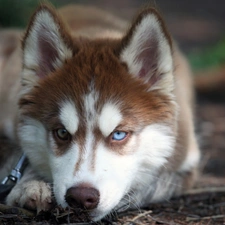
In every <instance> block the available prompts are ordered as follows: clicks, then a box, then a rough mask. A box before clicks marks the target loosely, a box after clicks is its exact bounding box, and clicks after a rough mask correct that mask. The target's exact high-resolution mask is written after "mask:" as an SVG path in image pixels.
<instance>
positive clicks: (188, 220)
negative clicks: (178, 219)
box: [186, 215, 225, 222]
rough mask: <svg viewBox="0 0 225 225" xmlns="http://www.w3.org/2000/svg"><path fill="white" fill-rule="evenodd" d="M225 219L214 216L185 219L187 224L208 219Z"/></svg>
mask: <svg viewBox="0 0 225 225" xmlns="http://www.w3.org/2000/svg"><path fill="white" fill-rule="evenodd" d="M223 218H225V215H214V216H205V217H199V218H193V217H189V216H188V217H186V221H187V222H191V221H197V220H210V219H223Z"/></svg>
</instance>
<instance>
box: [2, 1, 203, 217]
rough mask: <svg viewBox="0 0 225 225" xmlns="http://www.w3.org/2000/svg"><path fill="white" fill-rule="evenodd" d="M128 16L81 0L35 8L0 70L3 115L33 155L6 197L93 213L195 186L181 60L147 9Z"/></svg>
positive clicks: (195, 158) (194, 151)
mask: <svg viewBox="0 0 225 225" xmlns="http://www.w3.org/2000/svg"><path fill="white" fill-rule="evenodd" d="M71 10H72V11H73V13H71V12H70V11H71ZM62 14H64V16H66V20H67V22H68V24H69V25H68V24H67V25H66V24H64V22H63V21H62V19H61V16H62ZM84 15H85V16H84ZM95 16H97V17H98V19H96V20H95V19H94V18H96V17H95ZM125 26H126V22H124V21H123V20H119V19H118V18H116V17H113V16H111V15H109V14H107V13H106V12H102V11H100V10H97V9H91V8H85V7H82V6H71V7H69V8H68V7H67V8H64V9H62V10H61V15H58V14H57V12H56V11H55V10H54V9H52V8H51V7H49V6H46V5H42V6H40V7H39V8H38V9H37V10H36V12H35V13H34V15H33V17H32V18H31V21H30V24H29V26H28V28H27V31H26V32H25V35H24V38H23V41H22V50H20V49H16V50H15V52H14V53H13V54H12V56H11V58H10V59H9V60H8V61H7V63H8V67H7V66H6V67H4V68H5V69H3V70H2V71H1V74H0V75H1V77H0V84H1V88H2V90H1V96H0V101H1V102H0V103H1V112H0V113H1V117H0V118H1V121H0V123H1V124H0V125H1V127H2V130H4V131H5V132H6V134H8V135H9V136H10V137H13V135H12V134H13V133H14V131H15V130H16V133H17V134H16V136H17V138H18V143H19V145H20V146H21V149H22V151H23V152H24V153H25V154H26V156H27V158H28V159H29V162H30V166H29V167H27V169H26V171H25V174H24V176H23V177H22V179H21V180H20V181H19V183H18V184H16V186H15V187H14V188H13V189H12V191H11V192H10V194H9V195H8V197H7V199H6V203H7V204H8V205H11V206H14V205H18V206H20V207H26V208H30V209H35V210H37V211H40V210H48V209H49V208H50V207H51V202H52V201H53V199H55V200H56V202H57V204H58V205H61V206H62V207H68V206H70V207H73V208H80V209H83V210H84V211H85V212H87V213H88V216H89V218H90V220H93V221H98V220H100V219H101V218H103V217H104V216H106V215H107V214H110V213H111V212H114V211H118V210H122V209H124V208H126V207H127V206H129V208H136V207H143V206H146V205H148V204H149V203H152V202H156V201H163V200H166V199H169V198H170V197H171V196H174V195H179V194H181V193H182V192H183V191H185V190H186V189H188V188H190V187H191V186H192V184H193V182H194V180H195V177H196V173H197V167H198V164H199V157H200V154H199V149H198V145H197V143H196V138H195V134H194V126H193V114H192V104H193V94H192V93H193V90H192V82H191V77H190V71H189V67H188V64H187V62H186V60H185V58H184V57H183V56H182V54H181V53H180V52H179V51H178V49H177V48H176V47H175V45H174V43H173V41H172V39H171V37H170V35H169V33H168V31H167V29H166V26H165V24H164V21H163V19H162V18H161V16H160V15H159V13H158V12H157V11H156V10H154V9H152V8H146V9H144V10H142V11H141V12H140V13H139V14H138V16H137V17H136V19H135V20H134V21H133V23H132V24H131V26H130V28H129V29H127V30H126V29H125ZM20 70H21V73H20ZM9 71H10V72H9ZM10 77H11V78H10ZM12 77H14V78H13V79H12ZM6 79H7V81H8V82H7V84H10V85H8V86H7V85H5V84H6V82H5V80H6ZM20 83H21V85H20ZM17 92H18V93H19V94H18V107H17V106H16V101H17V94H16V93H17ZM6 96H7V101H6V100H5V99H6ZM3 115H4V116H3ZM14 124H15V126H14ZM14 127H16V129H15V128H14ZM1 154H3V153H1ZM6 154H7V153H6Z"/></svg>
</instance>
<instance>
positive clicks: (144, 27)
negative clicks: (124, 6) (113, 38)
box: [120, 8, 174, 93]
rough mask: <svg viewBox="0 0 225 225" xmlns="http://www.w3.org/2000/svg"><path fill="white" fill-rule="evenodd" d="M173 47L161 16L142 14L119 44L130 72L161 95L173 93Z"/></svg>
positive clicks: (154, 11)
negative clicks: (160, 92)
mask: <svg viewBox="0 0 225 225" xmlns="http://www.w3.org/2000/svg"><path fill="white" fill-rule="evenodd" d="M171 48H172V43H171V39H170V36H169V34H168V32H167V30H166V28H165V25H164V22H163V20H162V18H161V17H160V15H159V14H158V13H157V11H156V10H154V9H151V8H150V9H146V10H144V11H142V12H141V13H140V14H139V16H138V17H137V19H136V20H135V21H134V23H133V25H132V26H131V28H130V30H129V31H128V33H127V35H126V36H125V37H124V39H123V40H122V50H121V53H120V58H121V60H122V61H123V62H125V63H126V64H127V66H128V70H129V72H130V73H131V74H132V75H133V76H135V77H138V78H140V79H142V81H143V82H144V83H146V84H148V85H149V90H156V89H159V90H160V91H162V92H164V93H168V92H171V91H172V90H173V89H174V81H173V58H172V51H171Z"/></svg>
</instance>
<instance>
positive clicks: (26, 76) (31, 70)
mask: <svg viewBox="0 0 225 225" xmlns="http://www.w3.org/2000/svg"><path fill="white" fill-rule="evenodd" d="M42 26H44V27H45V28H46V30H47V33H46V35H47V38H48V42H49V45H51V46H54V47H55V49H56V50H57V53H58V55H59V57H58V58H57V59H56V61H55V62H53V64H54V67H55V68H56V67H60V66H62V64H63V62H64V60H65V59H67V58H71V56H72V51H71V50H70V49H69V48H68V47H67V45H66V44H65V42H64V41H63V39H62V37H61V34H60V32H59V26H58V25H57V24H56V23H55V21H54V19H53V17H52V15H51V14H50V13H49V12H48V11H47V10H42V11H40V12H39V13H38V14H37V15H36V17H35V19H34V21H33V24H32V27H31V30H30V32H29V34H28V36H27V38H26V43H25V46H24V54H23V55H24V71H23V73H22V78H23V83H24V84H26V89H23V93H24V92H27V91H29V90H30V88H31V87H33V85H34V83H36V82H37V80H38V79H39V78H38V77H37V76H36V70H37V68H38V67H39V66H41V65H39V53H40V49H39V45H38V37H39V35H43V34H42V32H43V31H42V28H41V27H42Z"/></svg>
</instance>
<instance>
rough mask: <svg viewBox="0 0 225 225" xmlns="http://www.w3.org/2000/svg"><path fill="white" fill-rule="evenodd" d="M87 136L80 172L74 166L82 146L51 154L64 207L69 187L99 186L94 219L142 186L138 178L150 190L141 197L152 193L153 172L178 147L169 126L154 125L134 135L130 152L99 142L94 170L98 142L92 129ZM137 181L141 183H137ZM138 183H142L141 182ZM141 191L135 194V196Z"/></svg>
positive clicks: (60, 199) (56, 183)
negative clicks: (94, 152) (120, 152)
mask: <svg viewBox="0 0 225 225" xmlns="http://www.w3.org/2000/svg"><path fill="white" fill-rule="evenodd" d="M85 139H86V142H85V146H84V149H85V152H83V153H82V163H81V165H80V168H79V170H78V171H76V173H74V168H75V167H76V163H77V160H78V158H79V156H78V152H79V149H78V146H77V145H76V144H74V145H73V146H72V147H71V149H70V150H68V151H67V152H66V154H65V155H63V156H61V157H51V168H52V173H53V176H54V177H53V180H54V185H53V187H54V193H55V197H56V199H57V202H58V204H61V205H62V206H63V207H66V206H67V203H66V202H65V199H64V195H65V194H66V190H67V189H68V188H70V187H72V186H76V185H79V184H80V183H89V184H90V185H92V186H93V187H94V188H96V189H98V190H99V192H100V201H99V204H98V207H97V209H95V210H94V211H93V212H92V214H91V215H92V216H93V218H94V220H98V219H100V218H102V217H103V216H104V215H106V214H107V213H109V212H110V211H111V210H112V209H113V208H114V207H116V205H117V204H119V202H120V200H121V198H122V197H123V196H124V195H125V194H127V193H128V192H129V191H130V190H132V189H134V188H135V187H136V186H140V182H139V181H138V180H139V179H140V177H141V178H142V179H143V181H144V184H145V188H143V190H145V192H146V193H145V194H144V193H141V196H140V198H139V200H140V199H142V196H147V193H148V195H150V194H149V193H151V192H152V190H151V189H150V188H148V187H149V184H150V183H149V182H150V181H152V180H153V178H152V176H151V174H153V173H155V171H156V170H157V169H158V168H160V167H161V166H162V165H163V164H164V163H165V162H166V158H167V157H169V156H170V155H171V154H172V152H173V146H174V138H173V137H172V136H171V131H170V129H169V128H168V127H166V126H164V125H157V124H155V125H151V126H148V127H146V129H144V130H143V131H142V132H141V134H140V137H137V136H136V135H134V136H132V137H131V138H130V141H129V142H128V143H127V145H126V146H125V149H124V151H125V152H127V154H125V155H120V154H119V153H116V152H113V151H112V150H109V149H107V148H106V146H105V145H104V144H103V143H101V142H99V143H98V146H97V149H96V158H95V162H94V165H95V168H94V170H93V168H91V166H90V162H91V161H92V157H93V141H94V139H93V135H92V133H91V132H88V134H87V136H86V137H85ZM139 140H140V141H139ZM131 150H132V151H131ZM106 159H107V160H106ZM62 168H63V169H62ZM142 170H146V173H141V172H138V171H142ZM103 177H104V179H103ZM136 181H138V182H137V183H136ZM138 183H139V185H137V184H138ZM138 194H139V193H135V195H138Z"/></svg>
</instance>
